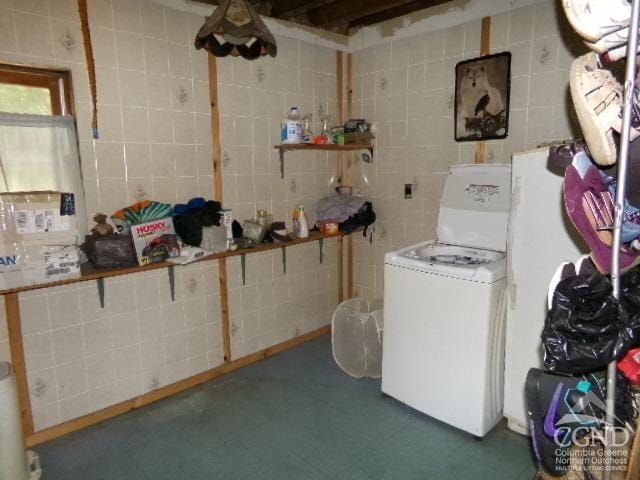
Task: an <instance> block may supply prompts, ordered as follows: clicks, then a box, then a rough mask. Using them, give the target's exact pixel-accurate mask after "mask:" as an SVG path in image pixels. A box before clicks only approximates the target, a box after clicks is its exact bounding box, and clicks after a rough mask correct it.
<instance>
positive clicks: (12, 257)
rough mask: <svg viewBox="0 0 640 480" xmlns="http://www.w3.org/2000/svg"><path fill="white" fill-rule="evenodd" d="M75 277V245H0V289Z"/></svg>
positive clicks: (77, 258) (77, 259)
mask: <svg viewBox="0 0 640 480" xmlns="http://www.w3.org/2000/svg"><path fill="white" fill-rule="evenodd" d="M79 277H80V256H79V251H78V247H77V245H47V244H38V243H36V242H31V243H27V242H14V243H2V244H0V290H7V289H12V288H19V287H25V286H29V285H37V284H41V283H49V282H58V281H61V280H68V279H73V278H79Z"/></svg>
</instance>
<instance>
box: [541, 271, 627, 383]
mask: <svg viewBox="0 0 640 480" xmlns="http://www.w3.org/2000/svg"><path fill="white" fill-rule="evenodd" d="M623 283H624V284H625V285H626V286H627V288H626V290H623V292H622V297H623V298H622V299H621V301H620V302H618V301H617V300H616V299H615V298H614V297H613V295H612V287H611V282H610V281H609V279H608V278H607V277H605V276H604V275H600V274H595V275H577V276H574V277H569V278H567V279H565V280H562V281H561V282H559V283H558V285H557V287H556V290H555V294H554V301H553V306H552V308H551V310H550V311H549V313H548V314H547V318H546V321H545V326H544V330H543V332H542V344H543V348H544V364H545V367H546V368H547V369H548V370H550V371H552V372H558V373H568V374H574V373H585V372H593V371H596V370H601V369H603V368H605V367H606V366H607V364H609V363H610V362H611V361H613V360H618V359H620V358H621V357H622V356H623V355H624V354H625V353H626V352H627V350H628V349H629V348H630V347H631V346H632V345H633V343H634V340H636V339H637V338H639V337H638V333H640V322H639V320H640V314H638V311H637V309H636V307H635V306H634V305H635V304H637V305H640V295H638V291H637V290H638V289H637V287H636V286H635V285H637V284H638V283H640V275H639V276H637V277H636V276H635V275H634V277H633V278H628V279H626V281H623ZM628 309H631V310H628ZM630 312H631V315H630V314H629V313H630ZM634 322H635V324H634Z"/></svg>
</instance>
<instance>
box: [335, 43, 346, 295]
mask: <svg viewBox="0 0 640 480" xmlns="http://www.w3.org/2000/svg"><path fill="white" fill-rule="evenodd" d="M336 62H337V63H336V74H337V75H336V77H337V81H336V88H337V92H336V93H337V95H338V111H337V112H336V113H337V119H336V120H337V123H338V125H342V124H344V113H343V112H344V95H343V88H344V67H343V55H342V52H337V53H336ZM337 175H338V185H344V180H345V179H344V153H339V154H338V173H337ZM343 301H344V240H343V238H342V237H340V238H339V239H338V302H340V303H342V302H343Z"/></svg>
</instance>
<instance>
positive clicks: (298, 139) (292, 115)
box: [280, 107, 302, 143]
mask: <svg viewBox="0 0 640 480" xmlns="http://www.w3.org/2000/svg"><path fill="white" fill-rule="evenodd" d="M280 132H281V133H280V139H281V140H282V143H302V121H301V120H300V112H299V111H298V107H291V110H289V113H288V114H287V118H285V119H284V120H283V121H282V124H281V125H280Z"/></svg>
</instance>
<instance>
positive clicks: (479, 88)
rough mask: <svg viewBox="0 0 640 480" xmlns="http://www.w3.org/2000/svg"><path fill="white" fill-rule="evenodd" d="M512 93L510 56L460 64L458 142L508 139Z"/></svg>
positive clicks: (495, 56) (456, 105) (457, 71)
mask: <svg viewBox="0 0 640 480" xmlns="http://www.w3.org/2000/svg"><path fill="white" fill-rule="evenodd" d="M510 90H511V53H510V52H503V53H497V54H495V55H487V56H484V57H479V58H474V59H472V60H465V61H463V62H459V63H458V64H457V65H456V91H455V100H456V101H455V107H454V118H455V125H454V128H455V139H456V141H457V142H467V141H478V140H490V139H496V138H506V136H507V134H508V132H509V95H510Z"/></svg>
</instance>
